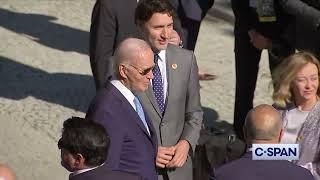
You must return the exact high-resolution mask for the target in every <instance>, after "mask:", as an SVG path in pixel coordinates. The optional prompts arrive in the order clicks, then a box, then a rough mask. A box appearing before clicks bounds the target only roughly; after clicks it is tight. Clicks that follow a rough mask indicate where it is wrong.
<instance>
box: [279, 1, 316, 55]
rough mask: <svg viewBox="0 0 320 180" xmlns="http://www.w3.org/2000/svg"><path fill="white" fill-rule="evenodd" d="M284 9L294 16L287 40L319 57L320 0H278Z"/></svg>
mask: <svg viewBox="0 0 320 180" xmlns="http://www.w3.org/2000/svg"><path fill="white" fill-rule="evenodd" d="M279 3H280V4H281V6H282V8H283V9H284V11H286V12H287V13H288V14H291V15H293V16H294V21H293V23H292V24H291V26H290V27H289V28H288V35H287V38H288V42H289V43H291V44H294V45H295V48H297V49H299V50H307V51H310V52H312V53H314V54H315V55H316V56H317V57H318V58H319V57H320V43H319V42H320V0H279Z"/></svg>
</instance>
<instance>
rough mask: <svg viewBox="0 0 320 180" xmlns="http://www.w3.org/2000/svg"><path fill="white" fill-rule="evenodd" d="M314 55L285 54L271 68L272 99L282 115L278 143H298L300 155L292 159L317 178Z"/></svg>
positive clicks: (318, 109)
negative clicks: (273, 82) (273, 76)
mask: <svg viewBox="0 0 320 180" xmlns="http://www.w3.org/2000/svg"><path fill="white" fill-rule="evenodd" d="M319 69H320V64H319V61H318V59H317V58H316V57H315V56H314V55H312V54H311V53H308V52H298V53H295V54H293V55H291V56H289V57H288V58H286V59H285V60H284V61H283V63H282V64H281V65H280V66H279V67H278V69H277V70H276V72H275V89H274V93H273V100H274V102H275V107H277V108H278V109H279V111H280V112H281V114H282V118H283V128H284V129H283V136H282V138H281V143H298V144H299V146H300V158H299V160H297V161H295V162H294V163H296V164H298V165H300V166H303V167H305V168H307V169H309V170H310V171H311V173H312V174H313V175H314V177H315V178H316V179H320V159H319V158H320V156H319V149H320V144H319V138H320V101H319V95H320V90H319Z"/></svg>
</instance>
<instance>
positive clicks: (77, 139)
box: [58, 117, 110, 167]
mask: <svg viewBox="0 0 320 180" xmlns="http://www.w3.org/2000/svg"><path fill="white" fill-rule="evenodd" d="M109 144H110V139H109V136H108V134H107V131H106V130H105V128H104V127H103V126H102V125H100V124H98V123H96V122H94V121H92V120H88V119H84V118H79V117H72V118H69V119H67V120H66V121H64V123H63V129H62V137H61V138H60V140H59V142H58V147H59V149H65V150H67V151H69V152H70V153H71V154H81V155H82V156H83V157H84V158H85V162H84V163H85V165H87V166H91V167H92V166H99V165H101V164H102V163H104V162H105V160H106V158H107V154H108V149H109Z"/></svg>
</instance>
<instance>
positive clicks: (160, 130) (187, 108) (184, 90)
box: [140, 45, 203, 180]
mask: <svg viewBox="0 0 320 180" xmlns="http://www.w3.org/2000/svg"><path fill="white" fill-rule="evenodd" d="M166 64H167V78H168V91H167V97H166V107H165V111H164V114H163V115H162V114H161V113H160V109H159V106H158V104H157V102H156V100H155V96H154V93H153V90H152V87H149V89H148V90H147V91H146V92H144V93H143V94H140V99H141V101H142V104H143V106H144V108H145V110H146V111H147V113H148V115H149V117H150V119H151V120H152V122H153V125H154V127H155V129H156V133H157V137H158V143H159V144H160V145H161V146H173V145H175V144H177V142H178V141H179V140H182V139H184V140H187V141H188V142H189V143H190V145H191V148H190V152H189V157H188V159H187V162H186V163H185V165H184V166H183V167H181V168H177V169H170V170H168V171H167V173H168V176H169V179H171V180H192V161H191V156H192V154H193V151H194V149H195V145H196V143H197V141H198V139H199V132H200V129H201V125H202V118H203V112H202V109H201V104H200V94H199V90H200V85H199V79H198V66H197V62H196V58H195V56H194V54H193V52H192V51H188V50H185V49H181V48H179V47H177V46H174V45H168V48H167V50H166ZM159 179H162V177H161V176H159Z"/></svg>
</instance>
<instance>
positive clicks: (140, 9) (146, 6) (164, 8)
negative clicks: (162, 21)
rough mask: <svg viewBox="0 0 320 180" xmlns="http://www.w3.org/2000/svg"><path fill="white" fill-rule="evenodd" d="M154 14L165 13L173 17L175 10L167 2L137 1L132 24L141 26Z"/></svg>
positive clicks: (159, 0)
mask: <svg viewBox="0 0 320 180" xmlns="http://www.w3.org/2000/svg"><path fill="white" fill-rule="evenodd" d="M154 13H161V14H164V13H167V14H168V15H169V16H172V17H175V16H176V14H175V10H174V8H173V7H172V6H171V4H170V3H169V2H168V0H144V1H139V3H138V6H137V8H136V12H135V18H134V22H135V24H136V25H138V26H140V25H143V24H144V23H145V22H147V21H149V20H150V18H151V17H152V15H153V14H154Z"/></svg>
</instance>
